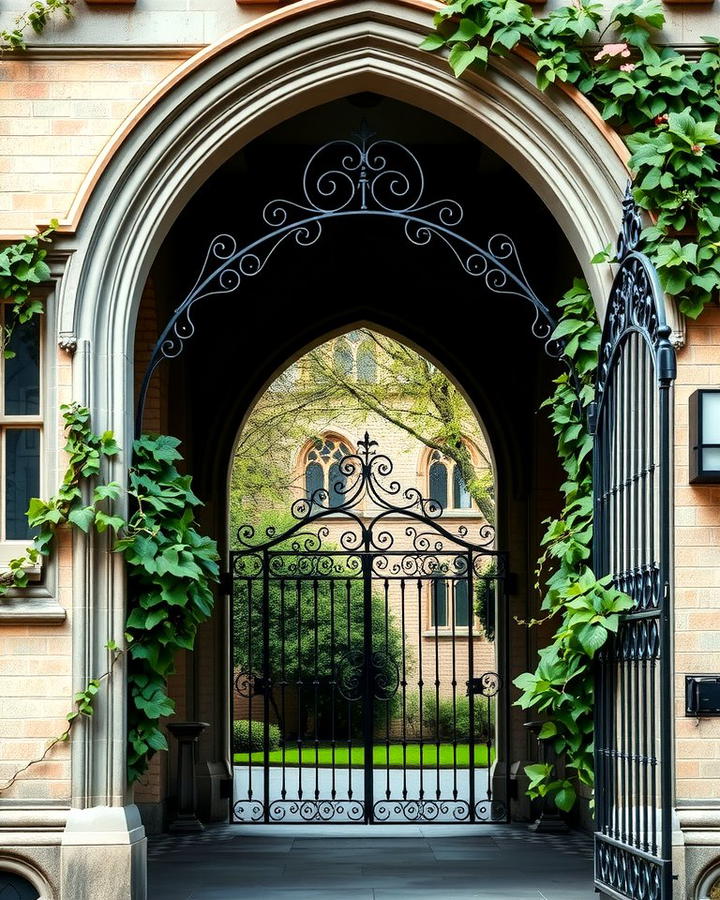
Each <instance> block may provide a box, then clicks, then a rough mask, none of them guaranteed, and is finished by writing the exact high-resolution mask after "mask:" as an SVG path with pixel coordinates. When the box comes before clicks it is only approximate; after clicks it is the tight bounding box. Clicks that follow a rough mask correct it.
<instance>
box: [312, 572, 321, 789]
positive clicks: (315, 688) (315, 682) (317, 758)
mask: <svg viewBox="0 0 720 900" xmlns="http://www.w3.org/2000/svg"><path fill="white" fill-rule="evenodd" d="M318 565H319V561H318ZM318 589H319V588H318V580H317V578H314V579H313V618H314V622H313V632H314V634H313V668H314V670H315V672H314V675H313V747H314V748H315V799H316V800H318V799H319V798H320V738H319V736H318V692H319V688H320V674H319V668H318V627H319V624H320V623H319V621H318Z"/></svg>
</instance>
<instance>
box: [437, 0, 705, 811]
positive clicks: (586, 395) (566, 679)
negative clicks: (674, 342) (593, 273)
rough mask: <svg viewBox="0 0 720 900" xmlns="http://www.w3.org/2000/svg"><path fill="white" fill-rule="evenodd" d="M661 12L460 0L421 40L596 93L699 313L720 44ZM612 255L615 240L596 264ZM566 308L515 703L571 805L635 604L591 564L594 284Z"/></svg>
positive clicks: (662, 260) (687, 303)
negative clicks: (531, 610)
mask: <svg viewBox="0 0 720 900" xmlns="http://www.w3.org/2000/svg"><path fill="white" fill-rule="evenodd" d="M664 22H665V17H664V14H663V11H662V8H661V6H660V3H659V2H657V0H629V2H626V3H620V4H619V5H617V6H616V7H615V8H614V9H613V10H612V11H611V12H609V13H608V14H606V13H605V12H604V10H603V6H602V4H598V3H592V2H588V0H573V2H572V3H571V4H570V5H569V6H565V7H561V8H558V9H555V10H553V11H552V12H550V13H549V14H548V15H547V16H545V17H542V18H540V17H536V16H535V15H534V14H533V11H532V9H531V8H530V6H528V5H527V4H525V3H521V2H518V0H453V2H449V3H448V4H447V5H446V6H445V7H444V8H443V9H442V10H440V11H439V12H438V13H437V14H436V16H435V27H436V30H435V32H434V33H432V34H430V35H428V37H427V38H426V39H425V41H424V42H423V44H422V46H423V47H424V48H425V49H427V50H438V49H440V48H448V49H449V63H450V65H451V67H452V69H453V71H454V73H455V74H456V75H457V76H460V75H461V74H462V73H463V72H464V71H465V69H467V68H468V67H469V66H474V67H475V68H477V69H480V70H483V69H484V68H486V67H487V65H488V61H489V59H490V56H491V55H497V56H507V54H508V53H509V52H510V51H512V50H513V49H514V48H515V47H517V46H518V45H522V46H524V47H525V48H528V49H530V50H532V51H533V53H534V54H535V68H536V71H537V84H538V87H539V88H540V89H541V90H546V89H547V88H548V86H549V85H551V84H553V83H556V82H564V83H566V84H569V85H573V86H575V87H576V88H577V89H578V90H579V91H581V92H582V93H583V94H585V95H586V96H587V97H588V98H589V99H590V100H591V101H592V102H593V103H594V104H595V106H596V107H597V108H598V110H599V111H600V113H601V115H602V116H603V118H604V119H605V120H606V121H608V122H609V123H610V124H611V125H612V126H614V127H615V128H616V129H617V130H618V132H619V133H620V134H622V136H623V138H624V140H625V143H626V145H627V147H628V149H629V151H630V159H629V167H630V169H631V171H632V172H633V175H634V190H633V194H634V197H635V201H636V202H637V204H638V205H639V206H640V207H641V208H642V209H645V210H648V211H649V212H650V213H651V215H652V217H653V220H654V221H653V224H652V225H651V226H650V227H648V228H645V229H644V231H643V232H642V234H641V249H643V250H644V252H645V253H647V254H648V256H649V257H650V259H651V260H652V262H653V263H654V265H655V266H656V268H657V270H658V272H659V275H660V279H661V282H662V284H663V287H664V288H665V290H666V291H667V292H668V293H669V294H672V295H673V296H674V297H675V298H676V300H677V303H678V307H679V309H680V310H681V312H683V313H685V314H686V315H688V316H690V317H693V318H695V317H697V316H698V315H699V314H700V313H701V312H702V310H703V309H704V307H705V306H706V305H707V304H708V303H710V302H711V301H712V300H713V299H714V298H715V297H716V296H717V292H718V288H720V178H719V177H718V165H719V163H720V152H719V151H718V146H719V145H720V134H719V133H718V124H719V121H720V52H719V50H720V45H719V41H718V39H717V38H714V37H704V38H703V40H704V41H705V42H706V43H707V44H708V49H707V50H706V51H705V52H703V53H702V54H700V56H699V58H698V59H690V58H689V57H687V56H686V55H685V54H683V53H680V52H678V51H677V50H675V49H674V48H673V47H670V46H665V47H659V46H655V45H654V44H653V42H652V39H651V38H652V34H653V30H654V29H659V28H661V27H662V26H663V24H664ZM608 260H610V261H612V249H611V246H608V247H606V248H605V249H604V250H602V251H600V252H599V253H598V254H597V255H596V257H595V258H594V260H593V261H594V262H603V261H608ZM559 306H560V309H561V317H560V323H559V325H558V327H557V329H556V331H555V332H554V335H553V337H554V338H556V339H558V340H561V341H563V342H564V356H565V361H566V362H567V363H568V366H569V367H570V369H571V370H572V371H573V373H574V377H571V376H570V375H569V374H563V375H562V376H560V378H558V379H557V380H556V385H555V391H554V392H553V395H552V396H551V397H550V398H549V399H548V400H547V401H546V403H545V404H544V406H545V407H547V408H549V410H550V413H549V414H550V420H551V422H552V426H553V431H554V435H555V438H556V440H557V446H558V456H559V458H560V461H561V462H562V465H563V468H564V470H565V475H566V480H565V482H564V484H563V485H562V488H561V492H562V495H563V508H562V511H561V513H560V515H559V516H558V517H557V518H551V519H548V520H547V521H546V522H545V525H546V531H545V534H544V536H543V539H542V547H543V552H542V555H541V557H540V559H539V561H538V569H537V582H536V588H537V589H538V591H540V592H541V593H542V595H543V600H542V610H543V612H544V617H543V618H542V619H540V620H531V622H529V623H527V624H529V625H537V624H539V622H543V621H552V622H553V623H556V625H557V627H556V631H555V633H554V635H553V638H552V641H551V642H550V644H549V645H548V646H547V647H545V648H543V649H541V650H540V652H539V661H538V665H537V667H536V669H535V671H534V672H526V673H523V674H522V675H520V676H519V677H518V678H517V679H516V680H515V685H516V686H517V687H518V688H520V690H521V696H520V698H519V700H518V701H517V702H518V704H519V705H520V706H521V707H523V708H525V709H528V708H534V709H536V710H537V711H538V712H540V713H543V714H544V716H545V719H546V721H545V722H544V724H543V725H542V729H541V731H540V738H541V739H542V740H545V741H548V742H551V743H552V745H553V749H554V751H555V753H556V754H557V755H558V757H559V758H560V759H562V760H563V761H564V770H563V772H562V774H559V772H558V770H557V768H556V766H555V765H553V764H552V763H545V764H541V763H538V764H536V765H532V766H529V767H528V768H527V769H526V772H527V774H528V776H529V778H530V789H529V794H530V796H549V797H552V798H553V799H554V801H555V803H556V805H557V806H558V807H559V808H560V809H563V810H566V811H567V810H569V809H571V808H572V806H573V805H574V803H575V800H576V797H577V786H578V783H581V784H585V785H588V786H592V784H593V781H594V774H593V677H592V660H593V657H594V656H595V654H596V653H597V651H598V650H599V649H600V648H601V647H602V646H603V645H604V644H605V642H606V641H607V639H608V637H609V635H610V634H611V633H612V632H615V631H617V628H618V626H619V622H620V618H619V617H620V614H621V613H622V612H623V611H624V610H627V609H629V608H630V607H631V606H632V601H631V600H630V598H629V597H627V596H626V595H624V594H621V593H620V592H619V591H617V590H615V589H614V588H613V587H612V585H611V584H610V579H609V577H607V578H603V579H598V578H596V576H595V574H594V573H593V571H592V568H591V564H590V555H591V543H592V467H591V449H592V439H591V436H590V435H589V433H588V430H587V426H586V413H587V406H588V404H589V403H590V402H591V400H592V397H593V384H594V379H595V371H596V367H597V350H598V343H599V338H600V330H599V326H598V324H597V321H596V318H595V313H594V307H593V303H592V299H591V297H590V294H589V292H588V289H587V285H586V284H585V283H584V282H582V281H576V282H575V283H574V285H573V287H572V289H571V290H570V291H568V293H566V294H565V296H564V297H563V298H562V300H561V301H560V302H559Z"/></svg>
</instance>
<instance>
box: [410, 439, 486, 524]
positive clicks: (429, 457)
mask: <svg viewBox="0 0 720 900" xmlns="http://www.w3.org/2000/svg"><path fill="white" fill-rule="evenodd" d="M465 444H466V445H467V446H468V447H470V446H471V445H470V442H469V441H468V440H465ZM470 452H471V455H473V454H472V450H471V451H470ZM434 466H443V468H444V469H445V496H446V498H447V503H446V504H445V503H442V501H440V500H438V498H437V497H435V496H433V492H432V487H431V472H432V469H433V467H434ZM456 470H457V471H458V474H459V467H458V464H457V463H456V462H455V460H453V459H451V458H450V457H449V456H446V455H445V454H444V453H443V452H442V450H438V449H436V448H431V449H430V450H429V451H428V452H427V454H426V456H425V464H424V467H423V472H422V475H423V481H424V489H423V493H424V494H425V496H427V497H428V499H431V500H438V502H440V503H441V504H442V507H443V515H449V516H452V517H454V518H459V517H461V516H473V517H478V516H482V513H481V512H480V510H479V509H478V506H477V504H476V503H475V501H474V500H473V498H472V495H470V492H469V491H468V496H469V497H470V506H456V505H455V472H456ZM460 477H461V478H462V476H460ZM466 490H467V487H466Z"/></svg>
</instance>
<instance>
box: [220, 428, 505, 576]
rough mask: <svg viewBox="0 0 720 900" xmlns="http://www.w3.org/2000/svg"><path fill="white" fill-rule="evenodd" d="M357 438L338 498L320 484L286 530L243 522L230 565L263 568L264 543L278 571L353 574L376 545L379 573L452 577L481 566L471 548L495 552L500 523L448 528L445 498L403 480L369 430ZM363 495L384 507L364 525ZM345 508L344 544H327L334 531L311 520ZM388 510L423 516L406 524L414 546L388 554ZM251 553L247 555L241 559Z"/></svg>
mask: <svg viewBox="0 0 720 900" xmlns="http://www.w3.org/2000/svg"><path fill="white" fill-rule="evenodd" d="M357 446H358V450H357V453H351V454H348V455H346V456H344V457H343V459H342V461H341V462H340V464H339V469H340V473H341V475H342V477H343V482H342V483H339V484H338V485H337V486H336V488H335V494H336V499H335V501H334V502H333V503H332V504H330V502H329V498H328V492H327V491H326V490H324V489H318V490H316V491H314V492H313V493H312V494H311V495H310V496H308V497H300V498H298V499H297V500H295V501H294V502H293V504H292V505H291V507H290V512H291V514H292V516H293V518H294V519H295V520H296V523H297V524H295V525H294V526H292V527H291V528H289V529H288V530H287V531H285V532H282V533H279V532H278V531H277V529H276V528H275V527H274V526H272V527H269V528H266V529H265V532H264V534H263V535H258V534H256V530H255V527H254V526H253V525H250V524H248V525H243V526H242V527H241V528H239V529H238V532H237V542H238V545H239V547H240V548H241V549H240V551H239V552H238V553H236V554H234V556H233V570H234V571H235V573H236V574H237V575H240V576H243V577H246V578H253V577H258V576H259V575H261V574H262V556H261V551H262V550H263V549H267V550H269V551H270V552H271V556H270V565H271V574H272V576H273V578H281V577H314V576H321V575H333V574H338V575H340V574H341V575H343V576H344V577H348V578H349V577H353V576H355V575H360V574H361V569H362V560H361V554H362V552H368V551H371V552H372V553H373V560H372V565H373V566H374V571H375V574H378V575H403V576H405V577H409V576H410V575H413V574H415V575H425V576H427V575H432V574H441V573H446V574H447V575H448V576H449V577H456V578H461V577H466V576H467V575H468V574H469V568H470V566H471V565H472V567H473V569H475V567H476V566H478V560H477V558H473V560H472V562H468V557H467V555H466V554H467V553H468V552H477V553H478V554H482V555H483V556H485V558H487V557H489V556H494V552H493V550H491V549H490V547H491V545H492V543H493V542H494V539H495V530H494V528H493V527H492V526H491V525H489V524H487V523H483V524H482V525H480V526H479V527H478V535H477V537H476V538H475V539H474V540H471V539H470V538H471V536H470V534H469V530H468V528H467V526H465V525H461V526H460V527H458V529H457V530H456V532H455V533H454V534H453V533H451V532H449V531H448V530H447V529H446V528H444V527H443V526H442V525H441V524H440V523H439V522H438V521H437V520H438V519H439V518H440V517H441V516H442V514H443V507H442V504H441V503H439V502H438V501H437V500H435V499H433V498H432V497H425V496H423V494H422V493H421V491H419V490H418V489H417V488H414V487H410V488H403V487H402V486H401V484H400V482H399V481H397V480H395V479H393V478H392V473H393V463H392V460H391V459H390V457H389V456H386V455H385V454H384V453H378V452H377V447H378V443H377V441H374V440H371V438H370V436H369V434H368V433H367V432H365V435H364V437H363V438H362V439H361V440H360V441H358V445H357ZM337 498H339V502H338V499H337ZM363 501H365V502H369V504H370V505H371V506H372V507H376V508H378V509H379V512H377V513H376V514H375V515H374V517H373V519H372V520H371V521H370V523H369V524H367V525H364V524H362V523H361V522H360V520H359V518H358V517H357V516H356V515H355V513H354V510H355V509H356V507H358V506H359V505H360V503H361V502H363ZM342 514H345V515H347V516H348V517H349V519H350V520H351V522H352V525H353V527H352V528H350V529H349V530H347V531H344V532H343V533H342V534H341V535H340V538H339V543H340V550H339V551H335V550H324V549H323V540H324V539H325V538H326V537H327V535H328V533H329V531H328V528H327V527H325V526H323V527H319V528H317V530H315V531H310V530H308V528H307V526H309V525H310V524H311V523H314V522H319V521H320V520H322V519H323V518H324V517H325V516H328V515H332V516H333V517H337V516H338V515H342ZM391 514H400V515H404V516H408V517H410V518H413V519H415V520H416V521H417V522H418V523H419V525H408V526H407V527H406V528H405V537H407V538H408V540H409V543H410V544H411V547H410V548H409V549H405V550H403V551H402V552H401V553H398V554H397V555H395V556H392V557H391V556H389V555H388V556H385V555H384V554H390V553H392V552H395V551H394V546H395V538H394V537H393V535H392V533H391V532H390V531H389V530H388V529H386V528H384V527H382V524H383V523H384V521H385V519H386V518H387V517H388V516H389V515H391ZM247 558H250V560H251V562H250V563H244V562H242V560H245V559H247ZM498 558H499V557H498ZM499 564H500V563H499ZM477 571H480V570H479V569H478V570H477ZM498 571H500V570H498Z"/></svg>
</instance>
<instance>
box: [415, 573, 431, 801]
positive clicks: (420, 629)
mask: <svg viewBox="0 0 720 900" xmlns="http://www.w3.org/2000/svg"><path fill="white" fill-rule="evenodd" d="M429 587H430V603H431V604H432V603H433V602H434V599H435V598H434V594H433V591H432V582H430V585H429ZM417 601H418V602H417V608H418V706H419V709H420V712H419V716H420V723H419V724H420V734H419V737H418V741H419V750H420V791H419V795H418V796H419V799H420V800H421V801H422V800H423V799H424V797H425V785H424V762H425V761H424V756H425V752H424V751H425V742H424V738H423V716H424V710H423V685H424V684H425V679H424V676H423V652H422V651H423V610H422V579H421V578H418V580H417Z"/></svg>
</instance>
